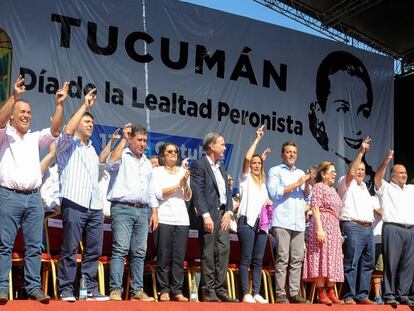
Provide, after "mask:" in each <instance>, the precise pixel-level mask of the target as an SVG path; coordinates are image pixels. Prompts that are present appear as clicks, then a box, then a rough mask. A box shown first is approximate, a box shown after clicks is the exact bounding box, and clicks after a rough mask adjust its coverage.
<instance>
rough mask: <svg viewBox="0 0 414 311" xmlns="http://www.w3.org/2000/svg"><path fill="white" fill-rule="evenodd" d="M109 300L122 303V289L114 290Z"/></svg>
mask: <svg viewBox="0 0 414 311" xmlns="http://www.w3.org/2000/svg"><path fill="white" fill-rule="evenodd" d="M109 299H111V300H115V301H121V300H122V292H121V290H120V289H114V290H113V291H111V293H110V294H109Z"/></svg>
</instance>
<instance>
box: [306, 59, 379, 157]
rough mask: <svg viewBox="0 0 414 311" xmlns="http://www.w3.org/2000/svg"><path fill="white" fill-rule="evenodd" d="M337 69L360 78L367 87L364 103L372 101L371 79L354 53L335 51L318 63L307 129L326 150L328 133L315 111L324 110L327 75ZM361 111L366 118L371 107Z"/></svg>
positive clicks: (328, 87) (328, 86) (329, 82)
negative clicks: (314, 100) (314, 95)
mask: <svg viewBox="0 0 414 311" xmlns="http://www.w3.org/2000/svg"><path fill="white" fill-rule="evenodd" d="M338 71H346V72H347V73H348V74H349V75H350V76H356V77H358V78H359V79H361V80H362V81H363V82H364V84H365V86H366V87H367V102H366V105H367V106H368V107H369V108H371V107H372V103H373V93H372V85H371V79H370V77H369V74H368V71H367V69H366V68H365V66H364V64H363V63H362V62H361V61H360V60H359V59H358V58H356V57H355V56H354V55H352V54H350V53H348V52H345V51H335V52H332V53H330V54H328V56H326V57H325V58H324V59H323V61H322V62H321V64H320V65H319V68H318V72H317V75H316V102H312V103H311V104H310V112H309V114H308V117H309V129H310V131H311V133H312V135H313V137H315V139H316V140H317V142H318V143H319V145H321V147H322V148H323V149H324V150H326V151H328V150H329V137H328V133H326V128H325V123H324V121H323V120H318V117H317V113H316V112H317V111H320V112H322V113H325V112H326V106H327V100H328V96H329V94H330V93H331V81H330V80H329V76H330V75H333V74H335V73H336V72H338ZM363 113H364V116H365V117H366V118H368V117H369V116H370V114H371V109H368V110H364V112H363ZM331 134H332V133H331Z"/></svg>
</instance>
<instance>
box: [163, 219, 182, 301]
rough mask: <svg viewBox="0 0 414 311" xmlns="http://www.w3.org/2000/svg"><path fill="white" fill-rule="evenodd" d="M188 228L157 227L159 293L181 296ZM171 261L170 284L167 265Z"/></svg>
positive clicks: (164, 225)
mask: <svg viewBox="0 0 414 311" xmlns="http://www.w3.org/2000/svg"><path fill="white" fill-rule="evenodd" d="M188 228H189V226H174V225H166V224H161V223H160V224H159V225H158V229H157V231H158V252H157V280H158V284H159V289H160V292H161V293H171V294H175V295H176V294H181V293H182V287H183V281H184V259H185V252H186V249H187V239H188ZM170 261H171V282H170V273H169V270H170V269H169V265H170Z"/></svg>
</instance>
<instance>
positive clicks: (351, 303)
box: [344, 297, 356, 305]
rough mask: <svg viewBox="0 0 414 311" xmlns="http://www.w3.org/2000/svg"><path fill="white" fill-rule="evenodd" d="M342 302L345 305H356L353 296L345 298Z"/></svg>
mask: <svg viewBox="0 0 414 311" xmlns="http://www.w3.org/2000/svg"><path fill="white" fill-rule="evenodd" d="M344 302H345V304H346V305H356V302H355V300H354V299H353V298H351V297H349V298H345V299H344Z"/></svg>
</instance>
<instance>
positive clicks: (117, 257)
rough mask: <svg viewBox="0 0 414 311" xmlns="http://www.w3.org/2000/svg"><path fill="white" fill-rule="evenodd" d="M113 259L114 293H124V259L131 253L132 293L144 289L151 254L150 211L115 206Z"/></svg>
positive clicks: (113, 208)
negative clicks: (148, 248)
mask: <svg viewBox="0 0 414 311" xmlns="http://www.w3.org/2000/svg"><path fill="white" fill-rule="evenodd" d="M111 224H112V256H111V265H110V270H111V272H110V275H111V277H110V281H109V287H110V290H111V291H113V290H114V289H120V290H122V278H123V275H124V260H125V257H126V256H128V253H130V261H129V265H130V269H131V293H132V294H135V293H136V292H137V291H139V290H141V289H142V288H143V287H144V281H143V277H144V260H145V254H146V252H147V238H148V215H147V210H146V208H136V207H131V206H128V205H123V204H118V203H117V204H113V205H112V206H111Z"/></svg>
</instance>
